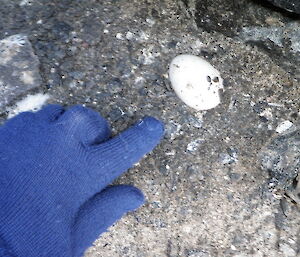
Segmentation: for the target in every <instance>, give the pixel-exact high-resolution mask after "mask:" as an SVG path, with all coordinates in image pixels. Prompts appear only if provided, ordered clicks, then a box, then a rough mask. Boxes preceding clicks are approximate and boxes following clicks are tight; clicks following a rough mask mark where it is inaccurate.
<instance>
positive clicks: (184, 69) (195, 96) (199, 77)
mask: <svg viewBox="0 0 300 257" xmlns="http://www.w3.org/2000/svg"><path fill="white" fill-rule="evenodd" d="M169 78H170V81H171V84H172V87H173V89H174V91H175V93H176V94H177V95H178V97H179V98H180V99H181V100H182V101H183V102H184V103H185V104H187V105H188V106H190V107H192V108H194V109H196V110H198V111H200V110H209V109H212V108H214V107H216V106H217V105H218V104H219V103H220V101H221V99H220V92H219V91H220V90H223V89H224V87H223V79H222V78H221V75H220V72H219V71H218V70H216V69H215V68H214V67H213V66H212V65H211V64H210V63H209V62H207V61H206V60H204V59H203V58H201V57H198V56H195V55H189V54H182V55H179V56H177V57H175V58H174V59H173V60H172V62H171V64H170V69H169Z"/></svg>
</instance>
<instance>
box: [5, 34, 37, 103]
mask: <svg viewBox="0 0 300 257" xmlns="http://www.w3.org/2000/svg"><path fill="white" fill-rule="evenodd" d="M40 83H41V77H40V73H39V60H38V58H37V56H36V55H35V54H34V52H33V49H32V46H31V44H30V42H29V41H28V39H27V36H25V35H21V34H17V35H13V36H10V37H7V38H4V39H2V40H1V41H0V108H3V107H4V106H5V105H7V104H9V103H10V102H11V101H12V100H14V99H16V98H17V97H18V96H20V95H22V94H24V93H26V92H28V91H29V90H31V89H33V88H36V87H39V86H40V85H41V84H40Z"/></svg>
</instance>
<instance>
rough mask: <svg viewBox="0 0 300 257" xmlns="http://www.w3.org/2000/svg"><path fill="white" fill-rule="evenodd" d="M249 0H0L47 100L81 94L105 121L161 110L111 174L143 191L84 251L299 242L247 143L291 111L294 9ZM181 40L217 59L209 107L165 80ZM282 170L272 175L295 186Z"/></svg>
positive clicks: (249, 247)
mask: <svg viewBox="0 0 300 257" xmlns="http://www.w3.org/2000/svg"><path fill="white" fill-rule="evenodd" d="M260 2H261V1H249V0H241V1H232V0H217V1H216V0H214V1H213V0H201V1H200V0H199V1H196V0H190V1H188V0H185V1H180V0H164V1H161V0H142V1H141V0H132V1H125V0H119V1H115V0H107V1H105V4H103V3H102V1H96V0H88V1H79V0H78V1H71V0H69V1H67V0H63V1H58V0H53V1H46V0H32V1H20V2H18V1H14V2H13V3H12V1H10V0H2V4H1V5H0V13H1V15H0V36H1V38H4V37H6V36H9V35H13V34H16V33H26V34H27V35H28V37H29V39H30V41H31V43H32V45H33V47H34V50H35V53H36V55H38V57H39V60H40V63H41V66H40V71H41V75H42V78H43V87H42V88H41V91H47V92H48V93H50V94H51V95H52V99H51V101H50V102H53V103H61V104H64V105H71V104H75V103H77V104H78V103H81V104H85V105H87V106H89V107H92V108H94V109H96V110H98V111H99V112H101V113H102V115H103V116H104V117H106V118H108V119H109V120H110V122H111V124H112V127H113V128H116V129H115V131H114V133H116V132H117V131H121V130H123V129H124V128H126V127H127V126H128V125H129V124H131V123H133V122H134V121H136V120H137V119H138V118H140V117H141V116H144V115H153V116H155V117H157V118H160V119H161V120H163V121H164V122H165V124H166V135H165V138H164V140H163V141H162V143H161V144H160V146H159V147H157V148H156V149H155V150H154V151H153V153H151V154H150V155H149V156H148V157H147V158H145V159H144V160H142V161H141V162H140V164H139V165H137V166H136V167H134V168H132V169H131V170H130V171H129V172H128V173H126V174H125V175H124V176H122V178H120V179H119V180H118V181H117V183H130V184H134V185H136V186H138V187H140V188H141V189H142V190H143V191H144V193H145V195H146V198H147V203H146V204H145V205H144V206H143V207H142V208H140V209H139V210H138V211H136V212H134V213H131V214H129V215H127V216H126V217H124V218H123V219H122V220H121V221H119V222H118V223H117V224H116V225H115V226H114V227H112V228H111V229H110V232H109V233H105V234H104V235H103V236H102V237H101V238H100V239H99V240H98V241H96V243H95V246H94V247H92V248H91V249H89V251H88V252H87V253H86V256H89V257H96V256H102V257H105V256H128V257H129V256H139V257H143V256H145V257H154V256H169V257H170V256H171V257H175V256H189V257H191V256H192V257H198V256H205V257H208V256H235V257H238V256H239V257H241V256H243V257H244V256H297V255H299V254H300V237H299V235H300V233H299V232H300V227H299V224H300V214H299V209H298V207H297V205H296V204H295V202H294V200H293V201H290V197H285V193H284V192H282V193H281V194H277V193H276V194H275V193H274V190H272V188H271V186H270V183H271V182H270V181H271V180H272V177H270V176H274V177H276V176H277V175H276V174H277V173H276V172H275V173H274V174H275V175H273V173H270V172H267V171H266V170H263V169H262V168H261V156H260V153H261V152H262V150H263V149H265V147H267V145H268V144H269V142H270V140H272V138H273V137H274V138H275V137H276V135H277V134H276V133H277V132H276V128H277V127H278V125H280V124H281V123H282V122H283V121H286V120H288V121H290V122H293V123H294V124H296V123H297V121H299V107H300V106H299V93H300V85H299V67H300V66H299V63H300V62H299V52H298V50H297V49H298V48H297V47H298V46H297V44H296V41H295V43H294V44H293V43H292V40H293V38H295V40H297V39H299V31H298V28H299V20H297V19H296V18H295V17H293V16H290V15H287V14H285V13H280V12H278V10H277V9H276V10H274V9H272V8H270V7H269V6H262V5H261V4H260ZM241 10H243V11H241ZM272 31H273V32H274V33H273V32H272ZM286 31H288V32H286ZM289 32H290V34H289ZM273 34H274V35H273ZM266 35H268V36H266ZM298 42H299V40H298ZM295 49H296V50H295ZM181 53H189V54H195V55H199V56H202V57H204V58H206V59H207V60H208V61H209V62H210V63H211V64H212V65H213V66H214V67H216V68H217V69H218V70H219V71H220V72H221V75H222V78H224V80H225V86H226V88H225V92H224V95H223V97H222V102H221V104H220V105H218V107H217V108H215V109H212V110H210V111H207V112H198V113H197V112H195V111H193V110H192V109H190V108H188V107H187V106H185V105H184V104H183V103H182V102H181V101H180V100H179V99H178V98H177V97H176V95H175V93H174V92H173V91H172V90H171V89H170V83H169V80H168V77H167V72H168V65H169V63H170V61H171V60H172V59H173V58H174V57H175V56H176V55H178V54H181ZM1 111H2V112H4V111H5V108H3V107H2V108H1ZM2 117H3V118H4V117H5V115H3V116H2ZM289 140H292V139H289ZM286 142H287V141H286ZM286 144H289V143H286ZM275 153H276V151H275ZM295 175H296V174H295V173H293V175H292V176H289V177H288V178H287V179H286V180H285V182H284V183H286V185H290V184H291V182H292V185H293V181H294V188H297V186H296V185H295V184H296V182H295V181H296V180H295V179H294V176H295ZM284 188H285V186H284ZM95 222H97V221H95Z"/></svg>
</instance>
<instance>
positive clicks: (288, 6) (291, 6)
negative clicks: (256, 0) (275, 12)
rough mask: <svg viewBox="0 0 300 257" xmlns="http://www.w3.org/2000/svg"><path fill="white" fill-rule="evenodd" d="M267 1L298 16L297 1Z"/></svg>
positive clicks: (298, 5)
mask: <svg viewBox="0 0 300 257" xmlns="http://www.w3.org/2000/svg"><path fill="white" fill-rule="evenodd" d="M268 1H269V2H271V3H272V4H274V5H276V6H278V7H280V8H283V9H285V10H287V11H289V12H295V13H299V14H300V2H299V1H298V0H268Z"/></svg>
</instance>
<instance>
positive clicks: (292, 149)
mask: <svg viewBox="0 0 300 257" xmlns="http://www.w3.org/2000/svg"><path fill="white" fill-rule="evenodd" d="M260 158H261V163H262V167H263V169H264V170H265V171H266V172H268V173H269V176H270V181H269V185H270V187H272V188H274V189H276V190H281V192H285V191H287V190H292V189H293V187H295V186H296V185H297V183H296V178H297V176H298V174H299V172H300V130H299V129H297V128H296V127H295V128H294V129H292V132H289V133H286V134H284V135H280V136H277V137H275V138H274V139H272V140H271V142H269V143H268V145H267V146H266V147H264V148H263V149H262V151H261V153H260ZM295 183H296V185H295Z"/></svg>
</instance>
